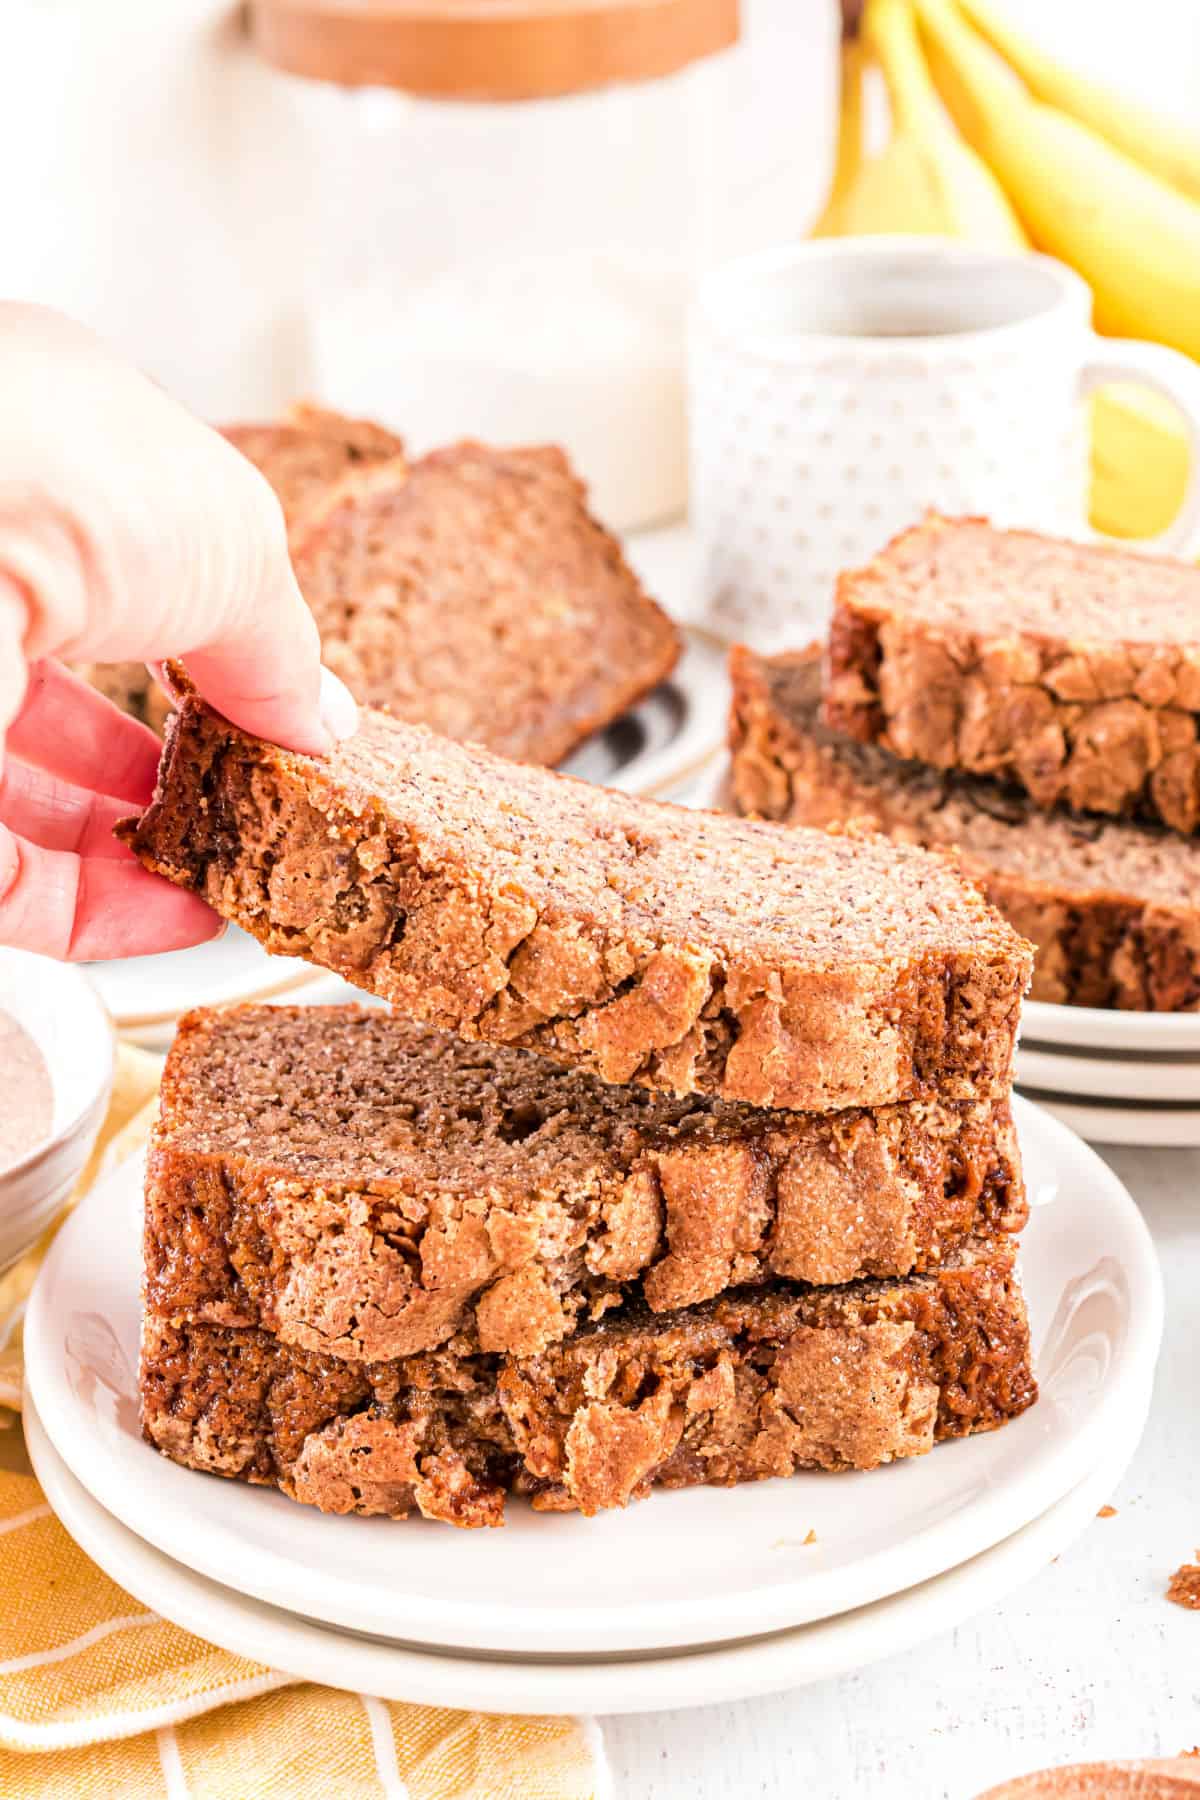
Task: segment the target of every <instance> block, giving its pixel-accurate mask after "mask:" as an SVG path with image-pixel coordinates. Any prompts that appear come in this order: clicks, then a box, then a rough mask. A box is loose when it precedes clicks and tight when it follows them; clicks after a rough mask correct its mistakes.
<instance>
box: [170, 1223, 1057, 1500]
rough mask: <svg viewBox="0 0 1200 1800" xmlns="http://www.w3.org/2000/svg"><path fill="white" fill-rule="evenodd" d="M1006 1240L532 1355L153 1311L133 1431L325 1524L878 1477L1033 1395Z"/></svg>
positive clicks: (1009, 1413) (635, 1321)
mask: <svg viewBox="0 0 1200 1800" xmlns="http://www.w3.org/2000/svg"><path fill="white" fill-rule="evenodd" d="M1013 1258H1014V1249H1013V1246H1012V1244H1011V1242H1006V1243H1003V1244H1000V1245H996V1244H988V1243H986V1242H985V1243H980V1244H968V1245H965V1246H964V1247H963V1248H962V1249H960V1250H958V1251H957V1252H955V1253H954V1254H953V1255H952V1256H950V1257H948V1258H947V1260H946V1262H945V1263H944V1264H943V1265H942V1267H941V1268H940V1269H938V1270H937V1271H936V1272H934V1273H930V1274H926V1275H911V1276H909V1277H908V1278H907V1279H905V1280H902V1281H895V1282H870V1281H868V1282H859V1283H852V1284H851V1285H849V1286H846V1287H836V1288H805V1287H802V1286H798V1285H792V1284H779V1285H769V1286H767V1287H765V1288H758V1289H755V1288H751V1289H741V1290H738V1291H736V1292H734V1293H731V1294H729V1295H726V1296H723V1297H722V1298H720V1299H716V1300H710V1301H708V1302H706V1303H705V1304H704V1305H702V1306H698V1307H691V1308H685V1309H683V1310H682V1311H679V1312H674V1313H668V1314H662V1315H658V1316H656V1315H654V1314H652V1313H650V1312H648V1311H646V1310H645V1309H643V1308H641V1307H639V1306H638V1305H636V1304H629V1305H627V1306H625V1307H623V1308H622V1309H621V1310H620V1311H618V1312H616V1313H613V1314H611V1315H609V1316H608V1317H605V1318H603V1319H601V1320H599V1321H598V1322H597V1323H595V1324H590V1325H587V1326H584V1327H582V1328H581V1329H580V1330H578V1331H576V1332H575V1333H574V1334H573V1335H571V1336H570V1337H568V1338H565V1339H564V1340H563V1341H562V1342H561V1343H558V1344H555V1345H552V1346H550V1347H549V1348H548V1349H546V1350H544V1351H542V1352H540V1353H539V1354H537V1355H534V1356H528V1357H513V1356H485V1355H482V1354H477V1353H476V1354H471V1353H468V1354H462V1353H460V1352H459V1351H457V1350H456V1349H455V1348H454V1347H452V1346H448V1347H446V1348H445V1349H442V1350H436V1351H432V1352H427V1353H425V1354H424V1355H420V1356H415V1357H409V1358H405V1359H401V1360H398V1361H389V1362H375V1363H364V1362H353V1361H348V1360H347V1359H345V1358H342V1357H336V1356H330V1355H320V1354H314V1353H313V1352H311V1351H306V1350H301V1349H297V1348H295V1347H294V1346H291V1345H286V1344H283V1343H281V1342H280V1340H279V1339H278V1338H276V1337H273V1336H271V1335H270V1334H269V1333H267V1332H264V1331H260V1330H255V1329H253V1328H247V1327H240V1328H239V1327H232V1326H221V1325H207V1324H188V1323H182V1322H179V1321H177V1320H175V1319H174V1318H170V1317H164V1316H162V1315H160V1314H155V1313H152V1312H151V1313H147V1315H146V1318H145V1321H144V1328H143V1339H142V1357H141V1401H142V1424H143V1430H144V1432H145V1435H146V1437H147V1439H148V1440H149V1442H150V1443H152V1444H154V1445H156V1446H157V1447H158V1449H160V1450H161V1451H163V1452H164V1454H165V1455H167V1456H169V1457H171V1458H172V1459H173V1460H174V1461H176V1462H179V1463H183V1464H186V1465H187V1466H188V1467H190V1468H195V1469H204V1470H207V1471H209V1472H210V1473H213V1474H217V1475H224V1476H229V1477H235V1478H237V1479H240V1480H244V1481H253V1482H260V1483H266V1484H270V1485H274V1486H276V1487H279V1488H281V1489H282V1490H283V1492H284V1493H286V1494H289V1495H290V1496H291V1497H292V1498H293V1499H295V1500H300V1501H304V1502H306V1503H308V1504H310V1505H313V1506H318V1507H320V1508H322V1509H323V1510H324V1511H326V1512H334V1513H348V1512H359V1513H375V1514H383V1515H385V1516H387V1517H390V1518H403V1517H405V1515H406V1514H408V1513H410V1512H413V1511H418V1512H420V1513H422V1514H424V1515H425V1517H427V1518H434V1519H444V1520H446V1521H448V1522H449V1523H451V1524H454V1525H462V1526H473V1525H498V1524H500V1523H501V1522H502V1518H503V1511H504V1501H505V1495H506V1493H507V1492H510V1491H516V1492H519V1493H522V1494H527V1495H529V1496H530V1497H531V1498H532V1500H533V1504H534V1505H535V1506H536V1507H540V1508H547V1509H554V1510H570V1509H578V1510H579V1511H581V1512H583V1513H587V1514H591V1513H595V1512H599V1511H601V1510H602V1509H604V1508H606V1507H612V1506H621V1505H624V1504H626V1503H627V1502H628V1501H630V1500H632V1499H638V1498H640V1497H641V1496H642V1495H644V1494H645V1493H647V1492H648V1490H649V1489H650V1488H651V1487H652V1486H654V1485H658V1486H661V1487H690V1486H695V1485H697V1484H701V1483H708V1484H716V1485H722V1486H725V1485H729V1484H732V1483H734V1482H740V1481H756V1480H760V1479H762V1478H764V1477H766V1476H775V1475H788V1474H790V1473H792V1472H793V1471H794V1470H797V1469H818V1468H819V1469H847V1468H855V1469H870V1468H875V1467H877V1466H878V1465H879V1464H881V1463H887V1462H892V1461H894V1460H896V1459H897V1458H899V1457H906V1456H915V1455H920V1454H922V1453H923V1452H924V1451H926V1450H929V1449H930V1448H931V1447H932V1445H933V1444H934V1443H935V1441H936V1440H938V1439H943V1438H955V1437H962V1436H965V1435H967V1434H968V1433H971V1432H977V1431H986V1430H989V1429H991V1428H993V1427H995V1426H997V1425H1001V1424H1003V1423H1004V1422H1005V1421H1006V1420H1008V1419H1011V1418H1013V1417H1015V1416H1016V1415H1017V1414H1018V1413H1020V1412H1022V1411H1024V1409H1025V1408H1026V1407H1027V1406H1029V1405H1030V1404H1031V1403H1032V1401H1033V1400H1034V1398H1035V1396H1036V1386H1035V1383H1034V1379H1033V1375H1032V1373H1031V1369H1030V1357H1029V1331H1028V1324H1027V1320H1026V1315H1025V1307H1024V1302H1023V1300H1022V1296H1021V1292H1020V1288H1019V1286H1018V1283H1017V1279H1016V1275H1015V1273H1014V1268H1013Z"/></svg>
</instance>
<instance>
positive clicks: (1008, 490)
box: [688, 237, 1200, 650]
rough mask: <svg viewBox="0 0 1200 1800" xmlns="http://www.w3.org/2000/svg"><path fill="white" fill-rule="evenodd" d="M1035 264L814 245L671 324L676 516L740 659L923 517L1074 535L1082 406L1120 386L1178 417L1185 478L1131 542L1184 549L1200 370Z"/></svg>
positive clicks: (785, 633)
mask: <svg viewBox="0 0 1200 1800" xmlns="http://www.w3.org/2000/svg"><path fill="white" fill-rule="evenodd" d="M1090 318H1091V292H1090V290H1089V288H1088V287H1087V285H1086V284H1085V283H1084V282H1083V281H1081V280H1080V279H1079V277H1078V276H1077V275H1075V274H1073V273H1072V271H1071V270H1070V269H1067V268H1064V267H1063V265H1062V264H1061V263H1057V262H1054V261H1052V260H1051V259H1050V258H1049V257H1044V256H1033V255H1022V254H1019V253H1017V254H1006V253H1004V252H1001V251H991V250H983V249H977V248H974V247H972V246H969V245H965V244H956V243H952V242H946V241H942V240H938V239H933V238H918V237H871V238H842V239H828V240H824V239H823V240H814V241H813V242H811V243H806V244H797V245H794V246H791V247H789V248H786V249H781V250H775V251H769V252H766V253H764V254H761V255H757V256H751V257H746V258H743V259H742V260H740V261H738V262H735V263H730V264H727V265H725V266H724V267H723V268H720V269H717V270H715V271H713V273H711V274H710V275H708V276H706V277H705V278H704V279H703V280H702V281H701V283H700V286H699V289H698V291H697V295H696V299H695V301H694V303H693V307H692V312H691V317H690V320H689V333H688V336H689V344H688V389H689V392H688V406H689V443H690V459H691V514H692V522H693V524H694V526H695V527H696V528H697V531H698V534H699V537H700V541H701V550H702V562H701V567H702V569H703V581H704V600H705V618H706V622H707V623H708V624H709V625H711V626H712V627H713V628H714V629H715V630H717V631H719V632H720V633H722V635H724V636H726V637H738V638H743V639H745V640H746V641H747V642H749V643H751V644H753V645H755V646H756V647H757V648H759V649H763V650H774V649H783V648H797V647H799V646H800V645H802V644H804V643H806V642H808V641H810V640H811V639H812V638H814V637H817V636H819V635H820V634H821V632H822V631H823V629H824V627H825V624H826V622H827V620H828V616H829V609H830V604H831V601H832V597H833V586H834V581H835V578H836V576H837V573H838V571H839V570H840V569H847V568H854V567H856V566H857V565H859V564H861V563H864V562H867V561H868V560H869V559H870V558H871V557H872V556H873V555H875V553H876V552H877V551H878V550H880V549H881V548H882V546H883V545H884V544H885V543H886V542H887V540H888V539H889V538H890V537H891V536H892V535H893V533H895V532H897V531H900V530H902V529H903V528H904V527H905V526H907V525H910V524H912V523H913V521H914V520H915V519H917V518H919V517H920V515H921V514H922V512H924V510H925V509H926V508H927V507H935V508H937V509H938V510H939V511H941V512H946V513H951V514H957V513H977V514H984V515H986V516H987V517H988V518H990V519H992V520H993V521H994V522H995V523H996V524H999V525H1024V526H1028V527H1030V528H1032V529H1034V530H1038V531H1045V532H1050V533H1055V534H1057V535H1059V536H1065V537H1074V538H1083V537H1088V536H1091V535H1093V534H1092V533H1090V532H1089V530H1088V526H1087V515H1086V501H1087V479H1088V475H1087V445H1086V442H1085V435H1084V425H1085V416H1086V415H1085V412H1084V408H1083V401H1084V398H1085V397H1086V395H1087V394H1088V393H1090V392H1091V390H1092V389H1093V388H1095V387H1098V386H1101V385H1103V384H1104V383H1107V382H1111V381H1122V380H1124V381H1136V382H1139V383H1142V384H1144V385H1146V386H1149V387H1152V388H1155V389H1157V390H1158V391H1159V392H1161V393H1164V394H1166V395H1167V397H1168V398H1169V399H1171V400H1172V401H1174V403H1175V404H1176V405H1177V406H1178V407H1179V408H1180V410H1181V412H1182V413H1183V416H1184V421H1185V423H1186V426H1187V429H1188V431H1189V434H1190V437H1191V447H1192V476H1191V481H1190V484H1189V487H1188V491H1187V493H1186V495H1185V497H1184V502H1183V505H1182V507H1181V509H1180V512H1179V514H1178V516H1177V517H1176V519H1175V520H1174V521H1173V523H1172V525H1171V527H1170V529H1169V530H1168V531H1166V532H1164V533H1163V534H1162V535H1161V537H1158V538H1155V539H1153V540H1150V541H1149V542H1148V543H1147V545H1146V546H1145V547H1146V548H1149V549H1153V550H1169V551H1173V552H1175V553H1177V554H1180V555H1188V554H1191V555H1196V554H1197V553H1200V479H1198V477H1197V469H1198V468H1200V369H1197V367H1196V365H1195V364H1193V363H1192V362H1191V361H1190V360H1189V359H1188V358H1187V357H1184V356H1180V355H1178V354H1176V352H1175V351H1173V350H1167V349H1164V348H1162V347H1160V346H1159V345H1157V344H1143V343H1137V342H1133V341H1129V340H1125V339H1112V338H1100V337H1097V336H1096V335H1095V334H1094V333H1093V331H1092V330H1091V328H1090V323H1089V321H1090Z"/></svg>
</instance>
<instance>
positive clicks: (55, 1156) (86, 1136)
mask: <svg viewBox="0 0 1200 1800" xmlns="http://www.w3.org/2000/svg"><path fill="white" fill-rule="evenodd" d="M114 1049H115V1040H114V1034H113V1027H112V1021H111V1020H110V1018H109V1016H108V1013H107V1012H106V1011H105V1009H104V1006H103V1004H102V1002H101V1000H100V998H99V996H98V995H97V993H96V991H95V989H94V988H93V987H92V984H91V982H90V981H89V980H88V978H87V976H86V975H85V974H84V973H83V971H82V970H81V969H77V968H73V967H72V966H71V965H70V964H67V963H56V962H52V961H51V960H50V959H49V958H47V957H44V956H35V955H33V954H32V952H30V951H26V950H9V949H0V1269H5V1268H7V1267H8V1266H9V1265H10V1264H11V1263H14V1262H15V1261H16V1260H17V1258H18V1257H19V1256H22V1255H23V1254H24V1252H25V1251H26V1250H27V1249H29V1247H30V1245H31V1244H33V1243H35V1242H36V1241H37V1239H38V1237H39V1236H40V1235H41V1233H42V1231H43V1230H44V1229H45V1227H46V1226H47V1225H48V1224H49V1223H50V1221H51V1219H52V1218H53V1217H54V1215H55V1214H56V1213H57V1211H58V1210H59V1208H60V1207H61V1206H62V1204H63V1202H64V1200H65V1199H66V1198H67V1196H68V1194H69V1193H70V1191H71V1189H72V1187H73V1186H74V1184H75V1182H76V1180H77V1179H78V1177H79V1174H80V1171H81V1170H82V1168H83V1166H84V1164H85V1162H86V1161H87V1159H88V1155H89V1153H90V1152H91V1148H92V1145H93V1143H94V1142H95V1139H96V1133H97V1132H98V1131H99V1129H100V1123H101V1120H102V1119H103V1117H104V1112H105V1108H106V1107H107V1105H108V1097H109V1092H110V1090H111V1088H112V1077H113V1056H114Z"/></svg>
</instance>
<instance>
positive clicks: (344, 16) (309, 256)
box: [251, 0, 832, 527]
mask: <svg viewBox="0 0 1200 1800" xmlns="http://www.w3.org/2000/svg"><path fill="white" fill-rule="evenodd" d="M806 10H807V15H808V16H807V20H805V19H804V18H803V15H804V13H805V11H806ZM745 11H746V8H745V7H743V12H745ZM798 17H799V18H800V21H801V30H800V32H797V31H795V30H794V29H793V21H794V20H796V19H797V18H798ZM744 25H748V26H749V29H748V30H743V26H744ZM251 30H252V34H253V38H254V41H255V43H256V44H257V46H258V47H259V49H260V50H261V51H262V53H263V54H264V55H265V56H266V57H267V59H268V60H269V61H270V62H272V63H273V64H274V65H275V66H276V67H278V68H280V69H282V70H286V71H287V76H286V79H285V80H284V85H285V86H286V88H287V90H288V93H289V94H290V97H291V100H292V103H293V105H294V107H295V109H296V115H297V117H298V118H299V120H300V121H301V123H302V128H303V132H304V134H305V137H306V140H307V143H308V147H309V154H308V158H307V162H308V166H309V167H310V169H315V173H314V174H313V175H312V177H311V179H312V180H313V183H314V186H313V192H312V196H311V201H312V213H311V241H310V245H309V249H308V251H307V253H306V259H305V260H306V270H305V276H306V289H307V292H306V306H307V317H308V325H309V350H310V359H311V360H310V367H311V375H312V383H313V386H314V388H315V391H316V393H317V395H318V397H319V398H320V399H321V400H322V401H324V402H326V403H327V404H329V405H332V406H335V407H338V408H341V409H342V410H345V411H349V412H361V413H364V414H367V415H369V416H372V417H374V418H377V419H379V420H381V421H382V422H383V423H385V424H388V425H390V426H392V427H393V428H394V429H395V430H397V431H398V432H400V433H401V434H402V435H403V437H404V438H405V440H406V442H407V443H408V444H409V446H410V448H411V449H412V450H414V451H415V452H420V451H422V450H425V449H427V448H429V447H431V446H433V445H435V444H438V443H444V442H447V441H449V440H452V439H454V438H456V437H461V436H477V437H481V438H485V439H488V440H490V441H492V442H497V443H514V442H522V441H524V442H529V441H537V440H552V441H556V442H558V443H561V444H562V445H563V446H564V447H565V448H566V449H567V451H568V453H569V454H570V455H571V457H572V459H573V461H574V462H575V464H576V466H577V467H578V468H579V469H580V471H581V472H582V473H583V475H584V476H585V477H586V478H587V480H588V481H589V483H590V485H591V488H592V492H593V498H594V502H595V505H596V508H597V510H598V511H599V512H600V513H601V515H602V516H603V517H604V518H605V519H606V520H608V521H609V522H611V523H612V524H614V525H617V526H625V527H628V526H634V525H640V524H646V523H649V522H651V521H655V520H660V519H664V518H669V517H671V516H673V515H675V514H677V513H679V512H680V511H681V510H682V509H683V506H684V502H685V499H686V455H685V441H684V440H685V420H684V381H683V320H684V312H685V307H686V303H687V298H688V292H689V288H690V285H691V283H692V281H693V280H694V279H695V277H696V276H697V275H699V274H700V273H701V272H702V271H703V270H704V269H705V268H707V267H708V266H710V265H711V263H712V262H713V261H715V260H719V259H720V258H721V257H723V256H724V255H726V254H729V253H731V252H732V251H735V250H738V249H744V248H749V247H752V246H754V245H756V244H764V243H768V242H771V241H773V240H774V239H775V238H778V237H780V236H791V235H794V234H795V233H796V232H797V231H798V230H799V228H800V226H801V224H802V223H803V219H804V210H805V200H804V195H803V192H802V190H801V181H800V174H799V171H798V166H797V165H798V164H799V161H800V159H801V156H802V154H803V152H802V148H801V146H802V143H803V142H804V140H803V139H802V137H801V135H800V133H799V131H798V130H797V128H796V119H795V107H796V105H797V102H798V98H799V95H800V91H801V88H800V80H801V77H800V74H799V71H800V69H801V68H802V67H803V66H804V62H805V57H806V53H807V54H808V55H809V56H810V55H811V42H812V36H813V30H812V10H811V8H808V9H805V8H804V7H803V6H800V5H799V3H798V0H757V3H756V4H752V5H751V6H750V8H749V16H748V19H747V20H744V21H742V20H739V12H738V0H601V3H600V4H597V3H596V0H401V3H399V4H397V3H396V0H384V3H381V0H253V5H252V9H251ZM789 38H790V39H791V42H792V45H793V49H794V50H795V62H794V63H793V65H792V68H791V71H790V73H791V75H792V79H791V80H790V81H789V80H788V75H789V68H788V61H787V45H788V42H789ZM802 43H803V44H804V46H805V48H804V50H802V49H801V45H802ZM829 55H830V56H832V34H830V45H829ZM829 91H830V90H829V84H828V83H824V82H823V83H822V85H821V89H820V92H821V93H822V94H823V95H824V94H825V93H827V92H829ZM819 130H820V128H819V127H818V131H819ZM825 135H826V134H825V133H824V132H821V133H820V136H821V137H824V136H825Z"/></svg>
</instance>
